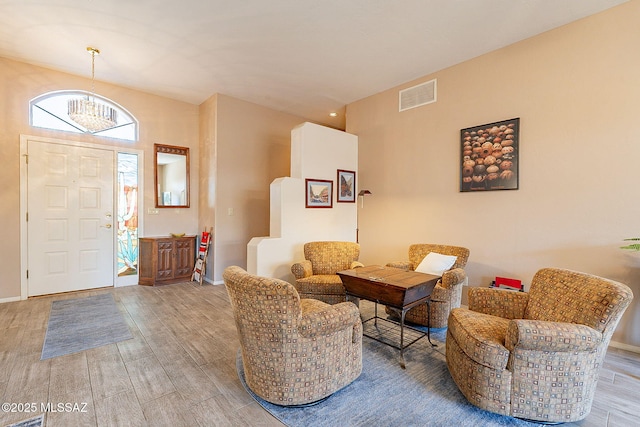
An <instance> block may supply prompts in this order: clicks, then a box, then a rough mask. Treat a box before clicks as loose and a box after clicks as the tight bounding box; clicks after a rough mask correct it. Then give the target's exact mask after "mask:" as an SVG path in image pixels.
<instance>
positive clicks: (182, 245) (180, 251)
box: [175, 239, 194, 277]
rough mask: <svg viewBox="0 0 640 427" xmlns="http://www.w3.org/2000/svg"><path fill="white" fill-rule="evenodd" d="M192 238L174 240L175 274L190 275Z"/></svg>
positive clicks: (192, 256) (191, 267)
mask: <svg viewBox="0 0 640 427" xmlns="http://www.w3.org/2000/svg"><path fill="white" fill-rule="evenodd" d="M193 243H194V241H193V239H178V240H176V242H175V244H176V245H175V253H176V258H175V261H176V265H175V276H176V277H187V276H189V277H190V276H191V272H192V270H193V258H194V253H193V250H194V249H193Z"/></svg>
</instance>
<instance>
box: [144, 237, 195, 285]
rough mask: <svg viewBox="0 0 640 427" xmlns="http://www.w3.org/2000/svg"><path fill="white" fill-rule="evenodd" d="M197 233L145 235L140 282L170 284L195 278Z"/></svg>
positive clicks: (145, 283)
mask: <svg viewBox="0 0 640 427" xmlns="http://www.w3.org/2000/svg"><path fill="white" fill-rule="evenodd" d="M195 248H196V236H184V237H141V238H140V239H139V250H140V257H139V276H138V284H139V285H147V286H158V285H168V284H170V283H177V282H184V281H189V280H191V274H192V273H193V265H194V262H195Z"/></svg>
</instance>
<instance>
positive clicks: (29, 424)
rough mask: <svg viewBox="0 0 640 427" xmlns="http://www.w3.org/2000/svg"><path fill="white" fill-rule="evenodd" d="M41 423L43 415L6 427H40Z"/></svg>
mask: <svg viewBox="0 0 640 427" xmlns="http://www.w3.org/2000/svg"><path fill="white" fill-rule="evenodd" d="M43 423H44V414H40V415H38V416H37V417H33V418H29V419H28V420H24V421H19V422H17V423H13V424H9V425H7V427H42V425H43Z"/></svg>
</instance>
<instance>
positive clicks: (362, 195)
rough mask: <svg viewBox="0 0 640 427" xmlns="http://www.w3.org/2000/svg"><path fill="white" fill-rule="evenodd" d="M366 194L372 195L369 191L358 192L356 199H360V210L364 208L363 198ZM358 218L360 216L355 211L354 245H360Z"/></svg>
mask: <svg viewBox="0 0 640 427" xmlns="http://www.w3.org/2000/svg"><path fill="white" fill-rule="evenodd" d="M368 194H373V193H371V191H369V190H360V192H359V193H358V197H360V208H364V196H366V195H368ZM359 216H360V214H359V213H358V212H357V211H356V243H360V241H359V234H360V228H359V226H358V217H359Z"/></svg>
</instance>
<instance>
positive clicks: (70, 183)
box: [27, 140, 114, 296]
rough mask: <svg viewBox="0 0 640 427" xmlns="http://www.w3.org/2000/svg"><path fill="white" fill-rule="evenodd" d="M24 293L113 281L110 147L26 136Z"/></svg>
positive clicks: (33, 293) (107, 284) (95, 284)
mask: <svg viewBox="0 0 640 427" xmlns="http://www.w3.org/2000/svg"><path fill="white" fill-rule="evenodd" d="M27 153H28V164H27V170H28V171H27V215H28V221H27V233H28V237H27V239H28V296H34V295H45V294H53V293H58V292H68V291H75V290H80V289H92V288H98V287H103V286H113V284H114V283H113V281H114V250H113V241H114V238H113V236H114V234H113V233H114V218H113V188H114V184H113V179H114V172H113V168H114V152H113V151H109V150H101V149H96V148H88V147H80V146H73V145H63V144H55V143H48V142H41V141H34V140H29V141H28V146H27Z"/></svg>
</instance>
